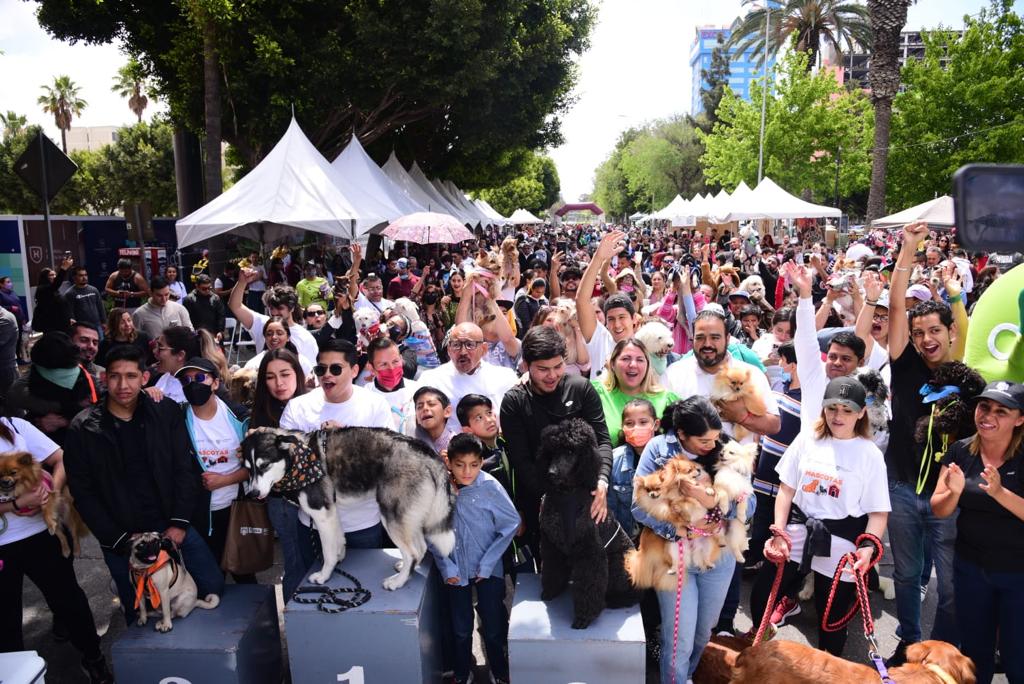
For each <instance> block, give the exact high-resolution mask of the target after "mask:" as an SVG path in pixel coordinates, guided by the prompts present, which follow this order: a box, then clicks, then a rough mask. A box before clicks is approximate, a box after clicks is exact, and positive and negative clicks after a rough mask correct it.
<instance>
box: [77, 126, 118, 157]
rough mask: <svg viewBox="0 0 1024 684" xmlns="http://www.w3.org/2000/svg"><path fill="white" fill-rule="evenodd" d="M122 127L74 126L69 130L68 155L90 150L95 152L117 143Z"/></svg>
mask: <svg viewBox="0 0 1024 684" xmlns="http://www.w3.org/2000/svg"><path fill="white" fill-rule="evenodd" d="M119 128H120V126H72V127H71V128H69V129H68V134H67V137H68V153H69V154H70V153H71V152H78V151H80V150H88V151H90V152H95V151H96V150H98V149H100V148H101V147H105V146H107V145H112V144H113V143H115V142H117V131H118V129H119Z"/></svg>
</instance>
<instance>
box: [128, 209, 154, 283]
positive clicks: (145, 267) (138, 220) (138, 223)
mask: <svg viewBox="0 0 1024 684" xmlns="http://www.w3.org/2000/svg"><path fill="white" fill-rule="evenodd" d="M132 217H133V218H134V219H135V220H134V221H133V223H134V224H135V231H136V232H137V233H138V235H139V256H141V257H142V277H143V278H144V279H145V281H146V282H147V283H148V282H149V264H147V263H146V257H148V256H149V255H148V254H146V238H145V236H144V235H143V234H142V212H141V211H140V210H139V203H138V202H132ZM153 275H157V274H156V273H154V274H153Z"/></svg>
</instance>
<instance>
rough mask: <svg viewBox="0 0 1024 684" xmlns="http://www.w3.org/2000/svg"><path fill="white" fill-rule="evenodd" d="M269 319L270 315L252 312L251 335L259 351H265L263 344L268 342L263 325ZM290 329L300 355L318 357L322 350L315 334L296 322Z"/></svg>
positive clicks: (311, 357) (292, 339)
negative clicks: (265, 338) (264, 335)
mask: <svg viewBox="0 0 1024 684" xmlns="http://www.w3.org/2000/svg"><path fill="white" fill-rule="evenodd" d="M269 320H270V316H267V315H266V314H261V313H256V312H253V314H252V327H251V328H249V335H251V336H252V339H253V342H255V343H256V351H257V352H261V351H263V345H264V343H265V342H266V340H264V339H263V326H265V325H266V324H267V321H269ZM288 331H289V332H290V333H291V338H290V339H291V342H292V344H294V345H295V348H296V349H297V350H298V352H299V356H305V357H306V358H307V359H316V355H317V354H318V353H319V352H320V347H319V346H318V345H317V343H316V338H315V337H313V334H312V333H311V332H309V331H308V330H306V329H305V328H304V327H302V326H301V325H299V324H298V323H294V322H292V323H290V324H289V325H288Z"/></svg>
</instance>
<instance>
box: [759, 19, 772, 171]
mask: <svg viewBox="0 0 1024 684" xmlns="http://www.w3.org/2000/svg"><path fill="white" fill-rule="evenodd" d="M769 2H770V0H765V1H764V68H763V69H762V72H761V75H762V77H763V78H764V83H763V84H762V86H761V142H760V144H759V145H758V149H757V182H758V183H760V182H761V178H762V177H763V175H764V174H763V172H764V115H765V109H766V107H767V104H768V27H769V26H770V25H771V17H772V15H771V5H770V4H769Z"/></svg>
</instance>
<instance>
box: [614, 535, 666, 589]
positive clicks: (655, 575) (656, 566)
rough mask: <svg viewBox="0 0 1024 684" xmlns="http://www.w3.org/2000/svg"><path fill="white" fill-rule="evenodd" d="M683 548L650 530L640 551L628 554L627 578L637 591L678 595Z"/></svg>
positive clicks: (641, 543)
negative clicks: (651, 590) (677, 570)
mask: <svg viewBox="0 0 1024 684" xmlns="http://www.w3.org/2000/svg"><path fill="white" fill-rule="evenodd" d="M677 567H679V547H678V545H677V544H673V543H672V542H670V541H668V540H667V539H664V538H662V537H659V536H658V535H657V534H655V533H654V532H651V531H650V530H649V529H647V528H646V527H645V528H643V530H641V532H640V544H639V545H638V547H637V550H636V551H629V552H627V553H626V574H628V575H629V580H630V581H631V582H632V583H633V586H634V587H636V588H637V589H656V590H658V591H675V589H676V585H677V584H678V581H679V578H678V577H677V576H676V568H677Z"/></svg>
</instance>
